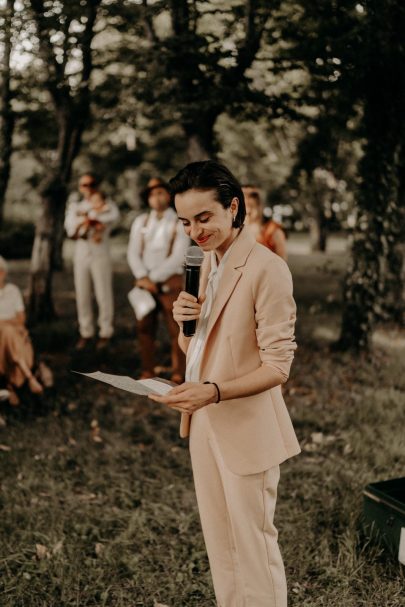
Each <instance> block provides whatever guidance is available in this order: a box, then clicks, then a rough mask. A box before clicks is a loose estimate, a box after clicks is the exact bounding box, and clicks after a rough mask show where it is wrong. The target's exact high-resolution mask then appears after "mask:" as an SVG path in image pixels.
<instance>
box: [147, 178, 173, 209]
mask: <svg viewBox="0 0 405 607" xmlns="http://www.w3.org/2000/svg"><path fill="white" fill-rule="evenodd" d="M157 188H163V189H164V190H166V192H167V193H168V194H170V187H169V184H167V183H166V182H165V181H163V179H160V177H152V179H149V181H148V185H147V186H146V188H144V189H143V190H142V192H141V198H142V200H143V202H144V203H145V205H147V204H148V202H149V196H150V194H151V192H153V190H156V189H157Z"/></svg>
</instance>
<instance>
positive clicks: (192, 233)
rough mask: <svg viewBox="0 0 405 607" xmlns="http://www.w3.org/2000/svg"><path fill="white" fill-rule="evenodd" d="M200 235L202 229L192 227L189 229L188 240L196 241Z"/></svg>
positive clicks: (196, 226) (195, 226)
mask: <svg viewBox="0 0 405 607" xmlns="http://www.w3.org/2000/svg"><path fill="white" fill-rule="evenodd" d="M201 233H202V229H201V227H200V226H198V225H192V226H191V229H190V238H191V240H197V238H199V236H200V235H201Z"/></svg>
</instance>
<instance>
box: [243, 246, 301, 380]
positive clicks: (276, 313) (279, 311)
mask: <svg viewBox="0 0 405 607" xmlns="http://www.w3.org/2000/svg"><path fill="white" fill-rule="evenodd" d="M253 297H254V301H255V320H256V339H257V344H258V347H259V355H260V359H261V361H262V365H266V366H268V367H272V368H273V369H274V371H276V372H277V373H279V374H280V376H281V378H282V383H284V382H286V381H287V379H288V376H289V373H290V367H291V363H292V361H293V358H294V351H295V350H296V348H297V345H296V343H295V335H294V327H295V320H296V305H295V301H294V298H293V289H292V278H291V273H290V270H289V269H288V266H287V264H286V263H285V262H284V261H283V260H282V259H281V258H279V257H277V256H275V257H274V260H272V263H269V264H267V265H266V266H265V267H263V268H262V270H261V271H260V272H259V273H257V275H256V281H255V284H254V293H253Z"/></svg>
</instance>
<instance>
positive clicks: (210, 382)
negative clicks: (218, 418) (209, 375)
mask: <svg viewBox="0 0 405 607" xmlns="http://www.w3.org/2000/svg"><path fill="white" fill-rule="evenodd" d="M203 383H204V384H209V385H211V386H213V388H214V390H215V392H214V398H215V399H216V400H214V401H213V402H214V403H215V404H216V403H219V401H220V400H221V391H220V389H219V387H218V384H216V383H215V382H213V381H205V382H203Z"/></svg>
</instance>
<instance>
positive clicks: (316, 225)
mask: <svg viewBox="0 0 405 607" xmlns="http://www.w3.org/2000/svg"><path fill="white" fill-rule="evenodd" d="M309 237H310V242H311V251H314V252H317V251H321V252H322V253H324V252H325V251H326V242H327V237H328V230H327V224H326V218H325V215H324V214H323V212H322V210H321V209H319V210H318V212H317V213H316V214H315V216H314V217H311V218H310V220H309Z"/></svg>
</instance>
